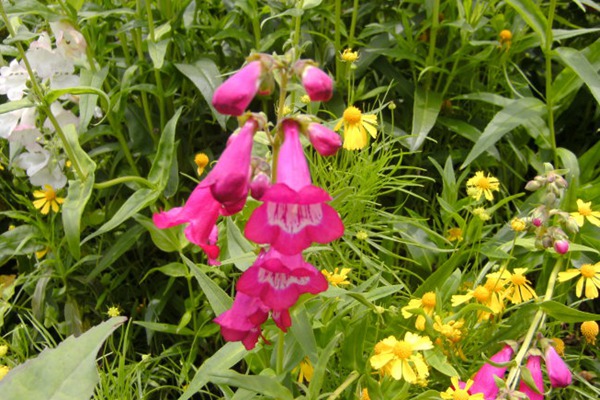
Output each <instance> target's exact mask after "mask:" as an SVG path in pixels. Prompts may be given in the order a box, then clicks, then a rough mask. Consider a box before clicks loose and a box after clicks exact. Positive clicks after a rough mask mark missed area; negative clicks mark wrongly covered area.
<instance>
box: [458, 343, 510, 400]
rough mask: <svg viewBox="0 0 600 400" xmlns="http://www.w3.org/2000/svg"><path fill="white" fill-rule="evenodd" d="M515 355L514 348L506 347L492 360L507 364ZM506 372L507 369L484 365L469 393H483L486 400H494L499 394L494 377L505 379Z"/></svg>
mask: <svg viewBox="0 0 600 400" xmlns="http://www.w3.org/2000/svg"><path fill="white" fill-rule="evenodd" d="M513 353H514V350H513V348H512V347H511V346H509V345H505V346H504V347H503V348H502V350H500V351H499V352H498V353H496V354H494V355H493V356H492V357H491V358H490V360H491V361H493V362H494V363H498V364H501V363H506V362H508V361H510V359H511V357H512V355H513ZM505 372H506V367H495V366H493V365H492V364H484V365H483V366H482V367H481V368H480V369H479V371H478V372H477V374H476V375H475V377H474V378H473V386H471V389H470V390H469V392H470V393H471V394H476V393H483V396H484V397H485V399H486V400H494V399H495V398H496V395H497V394H498V386H496V381H495V380H494V376H498V377H500V378H503V377H504V373H505Z"/></svg>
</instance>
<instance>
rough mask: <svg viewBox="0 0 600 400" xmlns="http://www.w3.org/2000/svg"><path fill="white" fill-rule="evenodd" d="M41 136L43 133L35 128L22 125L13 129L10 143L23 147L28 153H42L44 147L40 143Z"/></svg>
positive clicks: (9, 139) (9, 138)
mask: <svg viewBox="0 0 600 400" xmlns="http://www.w3.org/2000/svg"><path fill="white" fill-rule="evenodd" d="M41 136H42V132H40V130H39V129H38V128H36V127H35V126H31V125H23V124H20V125H18V126H17V127H16V128H15V129H13V131H12V132H11V134H10V136H9V137H8V141H9V142H11V143H16V144H18V145H20V146H23V147H25V148H26V149H27V150H28V151H41V150H42V146H40V144H39V143H38V140H39V139H40V138H41Z"/></svg>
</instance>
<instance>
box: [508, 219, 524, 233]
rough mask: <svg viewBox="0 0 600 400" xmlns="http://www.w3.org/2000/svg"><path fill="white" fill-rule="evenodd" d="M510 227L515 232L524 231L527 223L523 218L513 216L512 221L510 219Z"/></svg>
mask: <svg viewBox="0 0 600 400" xmlns="http://www.w3.org/2000/svg"><path fill="white" fill-rule="evenodd" d="M510 229H512V230H513V231H515V232H523V231H524V230H525V229H527V223H526V222H525V221H523V220H522V219H521V218H513V219H512V221H510Z"/></svg>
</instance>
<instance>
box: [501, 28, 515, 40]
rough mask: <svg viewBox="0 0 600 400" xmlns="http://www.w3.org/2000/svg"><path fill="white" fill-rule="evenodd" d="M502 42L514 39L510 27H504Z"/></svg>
mask: <svg viewBox="0 0 600 400" xmlns="http://www.w3.org/2000/svg"><path fill="white" fill-rule="evenodd" d="M499 36H500V42H506V41H510V40H512V32H511V31H509V30H508V29H502V30H501V31H500V35H499Z"/></svg>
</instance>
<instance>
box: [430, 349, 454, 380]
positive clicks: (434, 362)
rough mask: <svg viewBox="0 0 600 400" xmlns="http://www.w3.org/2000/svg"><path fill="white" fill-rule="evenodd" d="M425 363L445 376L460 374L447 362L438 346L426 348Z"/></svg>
mask: <svg viewBox="0 0 600 400" xmlns="http://www.w3.org/2000/svg"><path fill="white" fill-rule="evenodd" d="M425 359H426V360H427V363H428V364H429V365H431V366H432V367H433V368H435V369H436V370H438V371H440V372H441V373H442V374H444V375H446V376H460V374H459V373H458V372H457V371H456V370H455V369H454V367H453V366H452V365H451V364H450V363H449V362H448V358H447V357H446V356H445V355H444V354H443V353H442V350H441V349H440V348H437V347H436V348H435V349H433V350H428V351H426V352H425Z"/></svg>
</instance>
